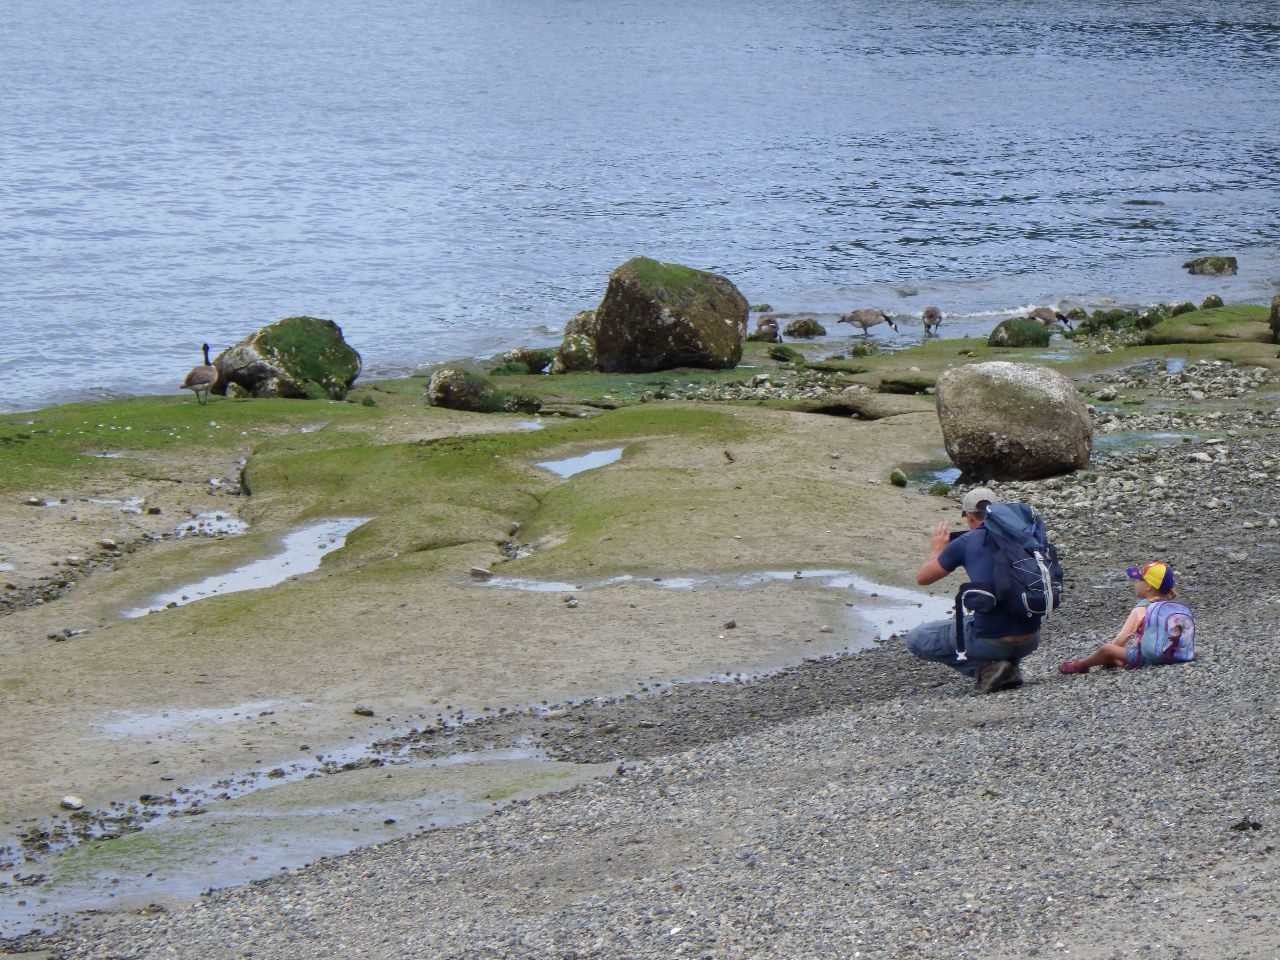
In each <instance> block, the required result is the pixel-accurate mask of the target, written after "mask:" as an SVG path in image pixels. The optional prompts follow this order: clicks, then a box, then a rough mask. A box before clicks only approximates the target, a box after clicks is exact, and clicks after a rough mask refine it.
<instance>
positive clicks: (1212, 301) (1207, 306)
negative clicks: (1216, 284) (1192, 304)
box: [1200, 293, 1222, 310]
mask: <svg viewBox="0 0 1280 960" xmlns="http://www.w3.org/2000/svg"><path fill="white" fill-rule="evenodd" d="M1220 306H1222V298H1221V297H1220V296H1218V295H1217V294H1216V293H1211V294H1209V295H1208V296H1207V297H1205V298H1204V300H1202V301H1201V303H1200V309H1201V310H1212V309H1213V308H1214V307H1220Z"/></svg>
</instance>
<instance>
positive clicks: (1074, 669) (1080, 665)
mask: <svg viewBox="0 0 1280 960" xmlns="http://www.w3.org/2000/svg"><path fill="white" fill-rule="evenodd" d="M1058 671H1059V672H1060V673H1088V672H1089V668H1088V667H1086V666H1085V665H1084V662H1083V661H1080V660H1063V661H1062V662H1061V663H1060V664H1058Z"/></svg>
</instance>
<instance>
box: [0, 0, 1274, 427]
mask: <svg viewBox="0 0 1280 960" xmlns="http://www.w3.org/2000/svg"><path fill="white" fill-rule="evenodd" d="M1277 62H1280V4H1277V3H1276V2H1275V0H1223V2H1214V0H1201V2H1198V3H1195V4H1187V3H1185V2H1180V0H1179V2H1173V0H1169V2H1159V0H1142V2H1138V0H1107V2H1105V3H1093V2H1071V3H1058V2H1051V0H945V2H944V0H934V2H930V0H918V2H915V3H911V4H886V3H880V2H876V3H871V2H866V0H842V2H840V3H831V2H822V0H791V2H787V3H779V2H763V0H701V2H699V3H696V4H690V3H677V2H674V0H539V2H536V3H535V2H524V3H518V2H510V0H508V2H498V0H432V2H430V3H420V2H411V0H370V2H368V3H364V4H359V5H351V4H340V3H335V2H319V0H295V2H293V3H289V4H258V3H248V2H244V0H226V2H222V3H218V4H197V3H194V2H177V0H129V2H127V3H126V2H122V0H93V2H89V0H53V2H45V0H39V2H37V0H6V2H5V3H4V4H2V5H0V332H2V333H3V336H0V385H2V386H0V409H23V408H29V407H32V406H36V405H40V404H45V403H50V402H53V401H59V400H65V399H73V398H84V397H91V396H102V395H104V394H115V393H121V392H126V393H151V392H163V391H169V390H173V389H175V386H176V384H177V383H178V382H179V381H180V380H181V378H182V376H183V375H184V374H185V372H186V370H187V369H188V368H189V367H190V366H191V365H192V364H193V363H195V362H198V360H199V345H200V343H201V342H202V341H205V340H207V341H209V343H210V344H211V345H213V347H214V349H215V351H217V350H221V349H223V348H225V347H227V346H229V345H231V344H233V343H235V342H236V341H237V340H239V339H240V338H242V337H243V336H245V335H246V334H248V333H249V332H251V331H252V330H254V329H256V328H257V327H259V326H261V325H262V324H264V323H267V322H270V321H271V320H274V319H277V318H279V317H282V316H287V315H290V314H299V313H306V314H311V315H315V316H321V317H327V318H330V319H332V320H334V321H336V322H338V323H339V324H340V325H341V326H342V327H343V330H344V331H345V333H346V335H347V338H348V340H349V341H350V342H351V343H352V345H353V346H355V347H356V349H358V350H359V351H360V352H361V353H362V354H363V356H364V358H365V362H366V376H376V375H380V374H384V375H385V374H392V373H401V372H405V371H407V370H410V369H412V368H414V367H417V366H420V365H422V364H425V363H428V362H432V361H438V360H443V359H449V358H453V357H458V356H465V355H476V354H487V353H491V352H494V351H497V350H500V349H504V348H507V347H511V346H515V345H521V344H530V345H544V344H551V343H554V342H558V340H559V336H558V334H559V332H560V330H561V329H562V327H563V325H564V322H565V321H566V320H567V319H568V318H569V317H570V316H571V315H572V314H573V313H574V312H575V311H577V310H579V309H582V308H585V307H590V306H594V305H595V303H596V302H597V301H598V300H599V298H600V295H601V294H602V292H603V289H604V283H605V280H606V277H607V275H608V273H609V271H610V270H611V269H612V268H613V267H615V266H616V265H617V264H619V263H621V262H622V261H624V260H626V259H628V258H629V257H631V256H633V255H636V254H645V255H648V256H652V257H656V258H659V259H664V260H672V261H677V262H681V263H686V264H689V265H692V266H698V267H704V268H708V269H712V270H715V271H717V272H720V273H724V274H725V275H727V276H729V277H730V278H731V279H733V280H734V281H735V282H736V283H737V284H738V286H739V287H740V288H741V289H742V291H743V292H744V294H746V296H747V297H748V299H750V300H751V301H752V302H756V303H758V302H761V301H767V302H769V303H771V304H772V305H773V306H774V307H775V308H777V309H780V310H813V311H818V312H821V313H831V314H833V316H832V319H834V314H835V313H838V312H843V311H844V310H847V309H851V308H852V307H855V306H876V307H881V308H883V309H886V310H889V311H890V312H891V313H892V312H901V313H904V314H908V313H909V314H915V315H918V313H919V311H920V309H921V308H922V307H924V306H925V305H928V304H930V303H936V304H938V305H940V306H941V307H942V309H943V311H944V312H945V313H946V314H947V315H948V323H947V324H946V325H944V326H943V328H942V331H943V333H944V334H949V335H955V334H957V333H960V332H965V331H967V330H972V331H974V332H976V331H977V330H978V329H982V330H985V329H988V328H989V327H990V326H991V325H992V324H993V323H994V321H995V319H997V318H999V317H1001V316H1007V315H1009V314H1011V313H1012V312H1014V311H1015V310H1017V309H1018V308H1019V307H1020V306H1024V305H1028V304H1032V303H1053V304H1058V305H1069V304H1081V305H1084V306H1093V305H1097V304H1101V303H1105V302H1108V301H1110V300H1116V301H1119V302H1122V303H1147V302H1152V301H1155V300H1161V299H1163V300H1170V299H1175V298H1188V299H1192V300H1195V301H1197V302H1198V301H1199V300H1200V299H1203V297H1204V296H1205V295H1207V294H1208V293H1213V292H1216V293H1219V294H1221V295H1222V296H1224V297H1226V298H1227V299H1234V300H1251V301H1257V302H1264V301H1266V300H1268V299H1269V298H1270V296H1271V294H1272V293H1273V292H1274V291H1275V290H1276V289H1278V288H1280V240H1277V232H1276V224H1277V223H1280V155H1278V151H1277V137H1276V118H1277V117H1280V70H1277V69H1276V66H1275V65H1276V63H1277ZM1201 253H1225V254H1234V255H1236V256H1237V257H1239V259H1240V265H1241V271H1240V276H1238V277H1235V278H1194V277H1189V276H1188V275H1187V274H1186V273H1185V272H1184V271H1182V270H1181V268H1180V265H1181V263H1182V261H1183V260H1185V259H1187V258H1188V257H1189V256H1193V255H1196V254H1201ZM844 329H845V328H840V330H841V332H844ZM881 329H882V330H884V328H881ZM884 332H885V333H886V334H887V332H888V331H887V330H885V331H884ZM920 333H921V330H920V328H918V327H916V326H912V327H910V328H908V329H904V331H903V333H902V334H900V335H899V338H900V339H901V340H902V342H907V341H909V340H910V339H912V338H918V337H919V336H920Z"/></svg>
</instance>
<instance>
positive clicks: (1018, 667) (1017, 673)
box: [1000, 660, 1027, 690]
mask: <svg viewBox="0 0 1280 960" xmlns="http://www.w3.org/2000/svg"><path fill="white" fill-rule="evenodd" d="M1026 682H1027V681H1026V680H1024V679H1023V677H1022V664H1020V663H1018V661H1017V660H1015V661H1013V675H1012V676H1011V677H1009V679H1008V680H1006V681H1005V682H1004V686H1003V687H1001V688H1000V689H1001V690H1017V689H1018V688H1019V687H1020V686H1022V685H1023V684H1024V683H1026Z"/></svg>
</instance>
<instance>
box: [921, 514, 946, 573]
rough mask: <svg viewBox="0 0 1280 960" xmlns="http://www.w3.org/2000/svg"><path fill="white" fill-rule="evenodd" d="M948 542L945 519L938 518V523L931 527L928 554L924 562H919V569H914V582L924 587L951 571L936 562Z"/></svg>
mask: <svg viewBox="0 0 1280 960" xmlns="http://www.w3.org/2000/svg"><path fill="white" fill-rule="evenodd" d="M950 542H951V531H950V530H949V529H948V527H947V521H945V520H939V521H938V525H937V526H936V527H934V528H933V534H932V536H931V538H930V540H929V556H928V557H927V558H926V559H925V561H924V563H922V564H920V569H919V570H917V571H916V583H918V584H920V586H922V587H926V586H928V585H929V584H931V583H937V582H938V581H939V580H941V579H942V578H943V577H945V576H946V575H947V574H948V573H950V572H951V571H950V570H948V569H947V568H946V567H944V566H943V565H942V564H941V563H939V562H938V557H939V555H940V554H941V553H942V551H943V550H945V549H946V547H947V544H949V543H950Z"/></svg>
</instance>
